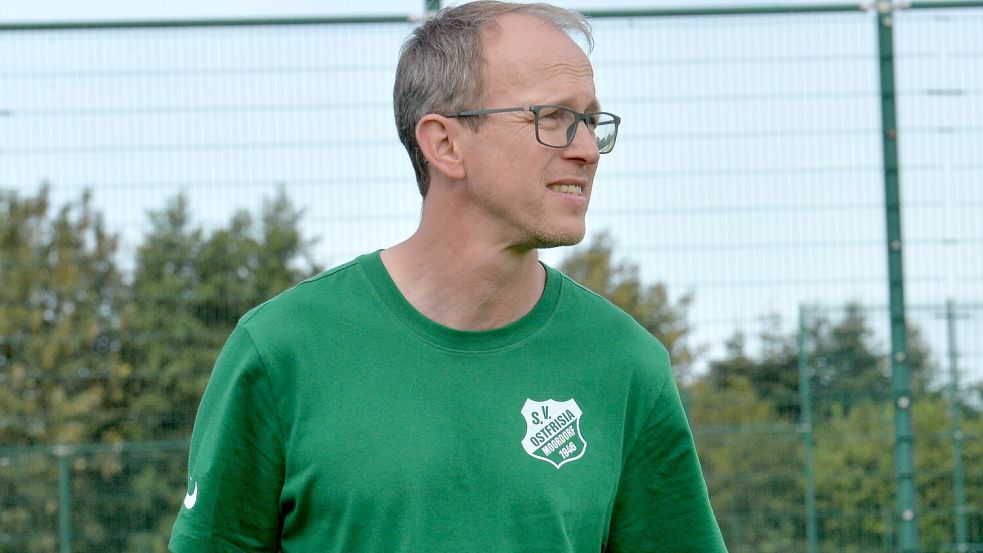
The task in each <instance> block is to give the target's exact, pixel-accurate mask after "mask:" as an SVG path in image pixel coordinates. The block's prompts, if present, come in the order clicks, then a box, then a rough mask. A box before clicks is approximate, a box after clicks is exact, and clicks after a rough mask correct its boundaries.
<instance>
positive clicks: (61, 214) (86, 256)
mask: <svg viewBox="0 0 983 553" xmlns="http://www.w3.org/2000/svg"><path fill="white" fill-rule="evenodd" d="M49 211H50V206H49V201H48V197H47V191H46V190H42V191H41V192H40V193H39V194H38V196H37V197H34V198H30V197H29V198H21V197H19V196H18V195H16V194H14V193H11V192H2V191H0V446H3V447H6V448H9V447H10V446H33V445H40V444H72V443H82V442H102V443H106V442H108V443H123V442H131V443H132V442H141V441H148V440H154V441H157V440H181V441H184V440H187V437H188V436H189V435H190V433H191V427H192V424H193V421H194V415H195V412H196V410H197V406H198V402H199V401H200V398H201V394H202V392H203V391H204V387H205V384H206V383H207V380H208V375H209V373H210V370H211V366H212V364H213V363H214V361H215V358H216V357H217V355H218V351H219V349H220V348H221V346H222V344H223V343H224V341H225V339H226V338H227V337H228V335H229V333H230V332H231V331H232V328H233V327H234V325H235V324H236V321H237V320H238V319H239V317H241V316H242V315H243V314H244V313H245V312H246V311H247V310H248V309H249V308H251V307H253V306H255V305H257V304H259V303H261V302H263V301H265V300H266V299H268V298H270V297H271V296H273V295H275V294H277V293H279V292H280V291H282V290H284V289H286V288H288V287H289V286H291V285H293V284H295V283H296V282H298V281H300V280H302V279H303V278H305V277H307V276H309V275H312V274H314V273H315V272H317V271H318V270H319V269H318V268H317V267H315V266H314V265H313V264H312V263H310V261H309V260H308V258H307V247H308V243H307V242H305V241H304V240H302V239H301V236H300V232H299V230H298V228H297V224H298V221H299V219H300V216H301V213H300V212H299V211H298V210H296V209H295V208H294V207H293V206H292V205H291V204H290V202H289V201H288V199H287V196H286V194H285V192H284V191H283V190H282V189H281V190H280V191H279V193H278V194H277V195H276V197H274V198H273V199H272V200H271V201H267V202H265V203H264V206H263V209H262V213H261V214H260V218H259V223H258V224H257V223H254V221H253V218H252V216H251V215H250V214H249V213H247V212H239V213H237V214H235V216H234V217H233V218H232V220H231V221H230V222H229V224H228V226H227V227H226V228H219V229H216V230H214V231H213V232H211V233H206V232H205V231H204V230H203V229H202V228H201V227H200V226H198V225H196V224H194V223H193V222H192V220H191V215H190V210H189V206H188V202H187V200H186V199H185V198H184V197H181V196H179V197H177V198H175V199H174V200H172V201H171V202H170V203H169V204H168V205H167V206H166V207H165V209H163V210H161V211H159V212H154V213H151V214H150V222H151V230H150V232H149V234H148V235H147V236H146V237H145V238H144V241H143V243H142V244H141V245H140V247H139V249H138V251H137V258H136V268H135V269H134V271H133V274H132V282H131V283H127V282H125V281H124V279H123V277H122V276H121V274H120V271H119V269H118V268H117V265H116V260H115V254H116V242H117V239H116V237H114V236H111V235H109V234H108V233H107V232H106V231H105V229H104V226H103V224H102V220H101V217H100V216H99V215H98V214H97V213H96V212H95V211H94V210H93V209H92V207H91V199H90V197H89V195H88V194H85V195H83V196H82V198H81V199H79V200H78V201H75V202H70V203H68V204H66V205H65V207H63V208H62V209H61V210H60V211H58V212H57V213H54V214H52V213H50V212H49ZM174 453H175V452H173V451H170V452H167V454H166V455H157V456H148V457H146V458H145V459H140V461H141V462H140V463H130V462H129V461H130V459H131V457H129V456H125V455H123V454H121V453H111V454H106V453H103V454H98V455H96V454H83V453H77V454H75V455H74V456H73V458H72V459H73V460H72V463H71V471H70V477H71V493H72V496H73V497H74V498H90V499H92V500H93V501H99V503H98V507H99V508H88V509H77V508H76V509H75V510H73V512H72V519H71V521H72V527H73V548H74V549H75V550H79V551H130V550H146V551H164V548H165V542H166V537H167V535H168V534H169V531H170V525H171V523H172V522H173V518H174V516H175V515H176V513H177V511H176V509H177V505H178V501H179V499H180V492H181V490H183V487H184V481H183V478H184V477H183V475H184V474H185V471H186V464H187V460H186V458H185V457H184V455H183V454H179V455H175V454H174ZM24 459H27V457H24V456H18V457H14V458H13V459H11V458H0V551H11V552H14V551H25V550H30V551H38V552H47V551H55V550H56V548H57V545H58V543H57V540H56V539H53V535H54V534H53V533H54V531H55V528H54V527H53V525H52V523H51V522H50V521H52V520H57V516H55V515H57V513H58V509H59V505H58V501H57V495H56V494H55V493H54V490H55V489H56V488H55V486H53V483H56V482H58V479H59V476H58V473H57V462H56V460H55V459H53V458H50V457H48V458H44V459H43V461H42V462H38V463H32V464H28V465H24V464H23V460H24ZM35 484H37V485H35ZM38 521H46V522H45V524H44V525H40V524H38ZM121 524H126V525H127V527H126V528H125V529H124V528H121V527H120V525H121ZM32 527H38V529H39V530H43V531H44V533H38V534H31V533H29V532H27V533H25V532H24V531H23V530H24V529H28V530H29V529H30V528H32ZM14 529H16V530H17V532H14V531H13V530H14ZM124 530H125V531H124ZM8 536H26V537H25V540H27V541H17V540H15V539H14V538H13V537H10V538H9V539H8V538H7V537H8Z"/></svg>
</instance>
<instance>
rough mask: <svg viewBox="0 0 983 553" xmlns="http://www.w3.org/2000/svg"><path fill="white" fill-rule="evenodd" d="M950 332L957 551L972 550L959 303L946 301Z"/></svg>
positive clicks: (950, 380)
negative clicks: (958, 340)
mask: <svg viewBox="0 0 983 553" xmlns="http://www.w3.org/2000/svg"><path fill="white" fill-rule="evenodd" d="M945 321H946V335H947V342H948V349H949V414H950V416H951V418H952V480H953V486H954V488H955V489H954V490H953V491H954V495H953V498H954V499H955V503H956V504H955V515H956V517H955V518H956V551H959V552H960V553H964V552H966V551H969V538H968V537H967V534H968V532H967V523H966V481H965V475H964V474H963V431H962V421H961V418H962V417H961V411H962V408H961V407H960V405H959V360H958V358H959V354H958V350H957V349H956V305H955V303H954V302H953V301H952V300H951V299H950V300H949V301H947V302H946V304H945Z"/></svg>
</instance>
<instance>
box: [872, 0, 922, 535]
mask: <svg viewBox="0 0 983 553" xmlns="http://www.w3.org/2000/svg"><path fill="white" fill-rule="evenodd" d="M877 11H878V14H877V39H878V40H877V42H878V51H879V53H880V88H881V126H882V127H881V130H882V132H883V134H882V144H883V161H884V211H885V219H886V223H887V261H888V286H889V290H890V304H891V308H890V320H891V391H892V397H893V399H894V474H895V480H896V482H897V516H898V542H897V543H898V551H900V552H901V553H917V551H918V523H917V521H916V520H915V513H916V511H915V498H916V489H915V462H914V432H913V431H912V424H911V406H912V401H911V385H910V380H911V367H910V364H909V359H908V327H907V322H906V320H905V312H906V311H905V300H904V264H903V258H902V255H901V245H902V239H901V192H900V178H899V172H900V171H899V167H898V125H897V112H896V107H895V90H894V32H893V26H894V5H893V4H892V3H891V2H890V1H889V0H878V2H877Z"/></svg>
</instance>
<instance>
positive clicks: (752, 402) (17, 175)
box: [0, 2, 983, 552]
mask: <svg viewBox="0 0 983 553" xmlns="http://www.w3.org/2000/svg"><path fill="white" fill-rule="evenodd" d="M878 7H880V8H881V10H883V11H882V12H878V10H877V9H874V8H875V6H873V5H872V6H870V7H869V9H866V10H864V9H857V8H856V7H851V6H836V5H826V6H811V7H808V6H802V7H794V6H791V7H783V8H774V9H772V8H746V9H730V10H713V9H690V10H661V11H655V10H648V11H644V10H638V11H636V12H633V13H628V12H621V13H614V12H594V13H592V14H591V15H592V23H593V25H594V29H595V35H596V44H597V46H596V49H595V50H594V52H593V54H592V61H593V63H594V67H595V74H596V81H597V89H598V95H599V97H600V99H601V101H602V103H603V105H604V107H605V109H607V110H610V111H613V112H615V113H618V114H619V115H621V116H622V117H623V119H624V123H623V125H622V132H621V136H620V137H619V140H618V147H617V148H616V149H615V151H614V152H613V153H611V154H610V155H608V156H605V159H604V160H603V162H602V164H601V168H600V169H599V171H598V175H597V178H596V181H595V188H594V194H593V197H592V200H591V201H592V205H591V212H590V216H589V220H588V227H589V228H590V229H591V230H590V235H589V237H588V242H590V241H591V240H592V239H593V238H595V237H597V236H599V235H600V234H601V233H606V234H607V236H608V237H609V238H610V243H611V244H613V247H614V248H615V252H616V255H617V256H618V257H621V258H623V259H625V260H627V261H628V262H629V263H630V264H632V265H635V266H636V268H637V274H638V276H639V278H640V280H641V281H642V282H659V283H662V284H664V286H665V290H666V293H667V297H668V299H667V301H668V302H670V303H672V304H673V305H674V306H675V308H676V309H677V310H679V311H681V312H683V314H684V315H685V320H686V322H687V325H686V330H687V331H686V333H685V335H684V336H683V338H682V339H683V340H685V341H686V342H687V343H688V344H689V350H688V351H689V352H690V354H688V355H686V356H684V357H680V358H677V359H676V363H677V367H678V368H679V369H681V376H682V377H683V381H682V384H683V391H684V395H685V396H686V397H687V401H688V408H689V412H690V416H691V419H692V421H693V425H694V432H695V434H696V437H697V440H698V445H699V446H700V449H701V455H702V457H703V462H704V468H705V471H706V474H707V479H708V484H709V486H710V488H711V498H712V500H713V502H714V507H715V508H716V510H717V513H718V517H719V519H720V522H721V525H722V528H723V530H724V534H725V537H726V540H727V542H728V545H729V547H730V548H731V550H732V551H748V552H751V551H753V552H764V551H783V552H784V551H880V550H884V551H896V550H903V551H911V550H912V549H911V547H910V545H906V544H904V543H901V542H900V541H899V540H901V539H907V538H899V537H898V536H899V535H900V532H899V527H900V526H901V525H904V524H906V522H911V523H912V525H913V526H915V527H917V529H918V542H919V546H920V549H919V550H920V551H973V550H974V549H973V548H974V547H975V548H976V550H980V545H979V544H980V542H981V541H983V538H981V527H983V520H981V515H980V510H981V508H983V507H981V506H983V497H981V495H983V492H981V486H983V483H981V481H980V477H979V475H980V474H983V467H980V465H979V460H980V459H983V451H981V447H980V442H981V437H980V432H981V430H980V417H981V411H983V398H981V396H980V393H981V392H980V389H981V388H980V387H981V383H983V367H981V365H980V361H981V356H983V354H981V351H980V350H979V348H978V344H980V343H983V341H981V340H980V338H981V331H983V326H981V325H983V322H981V317H983V315H981V313H980V309H979V305H980V304H981V303H983V286H981V283H983V227H981V226H980V225H979V221H978V219H979V214H980V213H981V208H983V186H981V185H980V183H981V182H983V164H981V162H980V159H979V152H981V151H983V41H981V39H980V37H981V36H983V8H981V5H980V3H978V2H945V3H937V4H934V5H928V6H926V5H917V4H916V5H914V6H911V8H910V9H902V8H900V7H897V6H892V5H888V4H884V3H879V6H878ZM885 23H887V25H885ZM413 24H414V23H413V22H411V21H406V20H402V21H401V20H398V19H396V18H388V19H386V18H376V19H372V18H365V19H362V20H357V21H356V20H355V19H354V18H350V19H348V20H345V21H340V20H339V21H328V20H320V21H294V22H285V21H265V22H264V21H253V22H241V23H240V24H233V23H228V24H223V25H212V24H206V23H205V22H201V23H199V24H194V22H190V23H188V22H186V23H184V24H181V25H164V24H153V23H146V24H136V25H122V24H119V25H114V24H103V25H100V24H91V25H75V26H72V25H63V26H51V25H49V26H42V25H38V26H27V25H20V26H16V25H6V26H0V191H2V192H3V196H0V208H2V209H0V229H2V231H3V232H2V233H0V235H2V236H4V237H5V238H4V241H3V243H2V245H0V248H2V254H0V255H2V257H0V283H2V287H0V551H11V552H19V551H59V550H60V551H143V550H146V551H160V550H162V549H163V547H164V542H165V540H166V536H167V533H168V531H169V526H170V522H171V521H172V520H173V517H174V516H175V515H176V509H177V506H178V501H179V500H180V498H181V497H182V494H183V492H184V487H185V485H186V482H185V478H186V445H184V444H186V440H187V436H188V434H189V432H190V428H191V424H192V422H193V417H194V412H195V408H196V406H197V399H198V398H199V397H200V393H201V389H202V387H203V385H204V382H205V381H206V380H207V375H208V371H209V368H210V366H211V362H212V361H213V359H214V355H215V353H216V352H217V348H218V347H219V346H220V345H221V343H222V341H223V340H224V338H225V336H227V334H228V332H229V330H230V328H231V325H232V324H234V321H235V320H236V318H237V317H238V316H239V315H240V314H241V313H243V312H244V311H245V309H247V308H248V307H249V306H251V305H255V304H256V303H258V302H260V301H262V300H264V299H266V298H267V297H269V296H271V295H273V294H275V293H276V292H278V291H279V290H281V289H283V288H284V287H286V286H289V285H290V283H292V282H295V281H296V280H297V279H299V278H302V277H303V276H304V275H306V274H310V273H312V272H315V271H317V270H318V269H320V268H324V267H328V266H331V265H334V264H336V263H339V262H342V261H345V260H347V259H349V258H351V257H353V256H355V255H357V254H360V253H363V252H365V251H368V250H371V249H375V248H378V247H385V246H388V245H390V244H392V243H395V242H396V241H398V240H400V239H402V238H403V237H405V236H406V235H408V234H409V233H411V232H412V230H413V229H414V228H415V224H416V222H417V220H418V217H419V206H420V201H419V197H418V195H417V192H416V187H415V185H414V183H413V177H412V171H411V170H410V165H409V163H407V160H406V158H405V153H404V152H403V151H402V149H401V146H400V145H399V142H398V140H397V138H396V134H395V129H394V125H393V123H392V122H391V121H392V115H391V107H390V94H391V88H392V77H393V73H394V68H395V61H396V56H397V52H398V49H399V45H400V43H401V41H402V39H403V38H404V37H405V36H406V35H407V34H408V32H409V31H410V30H411V29H412V26H413ZM885 27H888V28H890V29H891V31H892V32H893V38H892V46H893V48H892V50H891V51H890V52H889V53H888V54H887V55H886V54H885V50H884V43H883V31H884V28H885ZM886 72H889V74H890V76H892V77H893V84H894V86H893V88H890V89H885V88H884V86H883V85H884V76H885V74H886ZM886 107H890V108H893V109H894V111H895V113H896V118H897V120H896V124H895V125H893V126H888V127H885V122H886V121H887V119H886V118H885V111H886V109H885V108H886ZM894 149H896V153H897V159H896V161H892V160H891V159H889V157H890V156H888V155H887V154H888V153H889V152H890V151H891V150H894ZM895 176H900V180H898V181H896V182H895V185H896V188H897V191H898V192H899V197H900V204H897V203H894V201H893V200H892V197H891V196H890V194H888V193H886V192H885V191H886V189H887V188H890V187H889V186H887V188H886V183H890V181H891V179H892V178H894V177H895ZM42 185H43V186H44V188H41V187H42ZM41 190H45V192H41ZM86 191H88V192H86ZM62 206H67V207H66V208H64V209H62ZM892 209H896V210H897V211H898V212H899V214H900V215H901V220H902V221H903V227H902V228H898V229H894V230H897V231H898V232H902V231H903V234H901V235H899V237H898V238H899V239H898V240H897V242H898V245H897V248H896V249H895V250H892V249H891V246H892V245H891V240H889V238H890V235H891V232H892V230H891V228H890V225H886V222H885V221H886V219H888V220H889V217H886V212H887V213H890V212H891V210H892ZM4 225H6V226H4ZM886 226H887V227H888V228H887V230H886ZM902 243H903V247H901V245H902ZM889 251H897V252H901V251H903V253H904V275H905V280H904V286H905V288H904V291H905V298H906V300H907V304H908V306H909V307H908V309H907V319H906V320H907V322H908V339H909V344H908V346H909V349H910V351H909V352H908V353H909V355H908V357H907V359H906V361H905V362H906V365H907V366H908V367H907V368H908V369H910V372H911V378H910V382H909V383H908V385H909V386H910V387H911V394H910V398H909V401H910V413H911V414H912V420H911V425H912V427H913V430H912V432H913V435H914V446H913V447H914V450H913V453H914V463H915V465H914V472H913V476H912V481H913V483H914V487H915V489H916V490H917V496H916V497H915V498H914V501H915V509H914V510H913V511H912V518H911V520H907V521H906V520H905V514H904V509H901V508H900V507H899V498H898V497H897V489H898V488H897V486H898V482H899V477H901V478H906V477H907V476H910V475H905V474H902V475H899V474H897V473H896V470H895V468H896V466H897V464H896V461H897V460H896V458H895V454H896V453H895V452H896V448H895V443H896V442H895V437H896V436H897V434H896V426H895V425H896V419H895V408H896V407H897V399H898V397H897V394H895V393H894V388H893V387H892V386H893V383H892V382H891V375H892V371H893V370H894V365H895V363H896V353H897V352H895V351H893V350H892V348H893V345H894V342H893V338H894V337H892V328H891V326H890V324H889V323H890V321H891V317H890V314H891V313H894V312H895V311H893V310H892V309H894V308H896V307H897V306H895V305H891V302H892V301H893V300H894V298H893V297H892V296H891V294H890V291H891V288H890V286H889V282H891V279H892V277H897V276H898V275H897V274H892V271H891V270H889V263H888V262H887V255H888V252H889ZM543 255H544V258H545V259H546V261H547V262H550V263H554V264H557V263H560V262H561V261H562V260H563V259H564V258H566V256H569V255H572V253H571V252H570V251H565V250H564V251H548V252H544V253H543ZM895 273H897V271H895ZM950 302H951V303H950ZM802 305H811V306H824V307H823V308H822V309H819V308H801V307H800V306H802ZM872 305H876V306H885V307H881V308H870V307H869V306H872ZM947 305H949V306H951V307H949V308H948V309H947ZM865 306H867V307H865ZM888 306H890V307H888ZM954 375H955V377H957V378H954ZM906 397H907V396H906ZM804 407H806V408H804ZM63 444H75V445H71V446H63ZM78 444H89V445H78ZM155 444H158V445H155ZM960 459H961V461H960ZM960 465H961V467H960ZM960 490H961V491H960Z"/></svg>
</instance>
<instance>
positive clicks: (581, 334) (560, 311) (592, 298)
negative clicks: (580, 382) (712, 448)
mask: <svg viewBox="0 0 983 553" xmlns="http://www.w3.org/2000/svg"><path fill="white" fill-rule="evenodd" d="M552 270H555V269H552ZM557 272H558V273H559V274H560V277H561V287H562V290H561V300H560V302H559V305H558V306H557V313H556V320H555V321H554V322H555V323H556V324H558V325H559V326H560V327H562V328H563V329H565V332H567V333H568V334H569V335H571V336H576V337H578V339H579V340H581V341H583V342H585V343H587V344H589V345H590V347H591V348H593V349H595V350H596V351H600V352H604V355H605V356H606V357H607V358H608V359H609V360H610V362H611V368H612V369H613V370H621V371H627V372H629V373H631V374H630V375H625V376H627V377H628V378H630V379H632V380H636V382H637V381H639V380H640V381H642V382H647V383H648V385H649V386H651V387H653V388H661V387H662V385H663V384H664V383H665V382H666V381H667V379H671V378H672V368H671V366H670V361H669V352H668V350H667V349H666V348H665V346H664V345H663V344H662V343H661V342H660V341H659V340H658V339H657V338H656V337H655V336H653V335H652V334H651V333H650V332H649V331H648V330H646V329H645V328H644V327H643V326H642V325H640V324H639V323H638V322H637V321H635V319H634V318H633V317H632V316H631V315H629V314H628V313H626V312H625V311H624V310H623V309H621V308H620V307H618V306H617V305H615V304H613V303H611V301H609V300H608V299H607V298H605V297H603V296H601V295H600V294H597V293H596V292H594V291H592V290H590V289H588V288H586V287H585V286H583V285H581V284H580V283H578V282H576V281H574V280H573V279H571V278H570V277H568V276H566V275H564V274H563V273H560V272H559V271H557Z"/></svg>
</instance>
